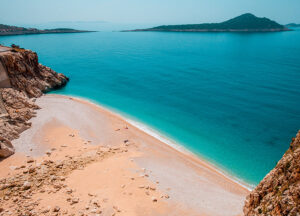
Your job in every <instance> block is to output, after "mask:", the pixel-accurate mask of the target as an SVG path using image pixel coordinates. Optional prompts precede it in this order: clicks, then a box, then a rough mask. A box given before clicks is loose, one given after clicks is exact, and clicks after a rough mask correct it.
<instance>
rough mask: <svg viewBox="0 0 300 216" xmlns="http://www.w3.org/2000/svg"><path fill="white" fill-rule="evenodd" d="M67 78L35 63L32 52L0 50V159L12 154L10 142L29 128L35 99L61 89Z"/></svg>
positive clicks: (35, 57) (35, 56) (2, 48)
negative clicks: (45, 93)
mask: <svg viewBox="0 0 300 216" xmlns="http://www.w3.org/2000/svg"><path fill="white" fill-rule="evenodd" d="M67 82H68V78H67V77H66V76H64V75H63V74H58V73H56V72H55V71H53V70H51V69H50V68H48V67H46V66H43V65H41V64H39V63H38V56H37V54H36V53H35V52H32V51H30V50H24V49H18V48H15V49H10V48H7V47H1V46H0V158H1V157H7V156H9V155H11V154H13V153H14V150H13V146H12V145H11V142H10V141H11V140H13V139H16V138H18V137H19V134H20V133H21V132H23V131H24V130H26V129H28V128H29V127H30V125H31V124H30V123H29V122H28V120H29V119H31V118H32V117H34V116H35V110H36V109H39V107H38V106H37V105H35V104H34V101H35V99H34V98H36V97H40V96H42V94H43V93H44V92H47V91H49V90H51V89H53V88H59V87H62V86H64V85H65V84H66V83H67Z"/></svg>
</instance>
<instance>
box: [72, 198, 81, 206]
mask: <svg viewBox="0 0 300 216" xmlns="http://www.w3.org/2000/svg"><path fill="white" fill-rule="evenodd" d="M77 203H79V198H73V199H72V200H71V205H73V204H77Z"/></svg>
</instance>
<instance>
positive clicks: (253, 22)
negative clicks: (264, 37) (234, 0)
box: [132, 13, 289, 32]
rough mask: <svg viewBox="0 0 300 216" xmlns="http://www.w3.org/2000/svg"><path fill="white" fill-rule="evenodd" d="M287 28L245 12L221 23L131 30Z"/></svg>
mask: <svg viewBox="0 0 300 216" xmlns="http://www.w3.org/2000/svg"><path fill="white" fill-rule="evenodd" d="M288 30H289V29H288V28H286V27H285V26H283V25H280V24H278V23H277V22H275V21H272V20H270V19H268V18H259V17H256V16H254V15H253V14H250V13H247V14H243V15H241V16H238V17H235V18H233V19H230V20H227V21H225V22H221V23H204V24H188V25H163V26H157V27H154V28H149V29H136V30H132V31H174V32H275V31H288Z"/></svg>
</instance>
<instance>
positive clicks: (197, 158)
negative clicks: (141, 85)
mask: <svg viewBox="0 0 300 216" xmlns="http://www.w3.org/2000/svg"><path fill="white" fill-rule="evenodd" d="M47 95H55V96H61V97H68V98H70V97H71V98H73V99H74V100H78V101H80V102H83V103H89V104H90V105H92V106H96V107H98V108H100V109H103V110H105V111H106V112H108V113H110V114H112V115H114V116H117V117H118V118H120V119H122V120H123V121H125V122H126V123H128V124H129V125H131V126H133V127H135V128H137V129H139V130H140V131H142V132H144V133H146V134H147V135H149V136H151V137H153V138H155V139H157V140H159V141H160V142H162V143H164V144H165V145H167V146H169V147H170V148H172V149H174V150H175V151H178V152H179V153H181V154H184V155H186V156H187V157H191V158H192V159H193V160H195V161H196V162H199V161H200V162H201V163H203V164H204V165H205V166H207V167H209V168H210V169H212V170H214V171H215V172H217V173H219V174H220V175H222V176H223V177H225V178H227V179H229V180H230V181H232V182H234V183H236V184H238V185H240V186H241V187H243V188H245V189H246V190H248V191H252V190H253V189H254V188H255V185H250V184H248V183H247V182H245V181H243V180H242V179H239V178H237V177H235V176H234V175H233V174H230V172H229V171H227V170H224V169H222V168H220V167H218V166H217V165H216V164H214V163H212V162H210V161H208V160H206V159H205V158H203V156H201V155H200V154H197V153H194V152H193V151H191V150H189V149H187V148H186V147H185V146H184V145H183V144H180V143H178V142H176V141H174V140H172V139H171V138H169V137H167V136H166V135H164V134H162V133H161V132H159V131H157V130H155V129H153V128H151V126H148V125H147V124H146V123H144V122H141V121H138V120H137V119H135V120H134V119H131V118H130V116H129V115H126V114H125V113H122V112H120V111H118V110H116V109H114V108H112V107H109V106H107V105H104V104H101V103H99V102H98V101H95V100H92V99H89V98H84V97H80V96H77V95H64V94H53V93H49V94H47Z"/></svg>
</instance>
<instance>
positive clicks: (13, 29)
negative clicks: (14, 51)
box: [0, 24, 90, 36]
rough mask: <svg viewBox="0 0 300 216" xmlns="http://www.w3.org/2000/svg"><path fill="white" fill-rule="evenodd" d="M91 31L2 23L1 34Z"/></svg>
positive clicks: (0, 25) (0, 26)
mask: <svg viewBox="0 0 300 216" xmlns="http://www.w3.org/2000/svg"><path fill="white" fill-rule="evenodd" d="M81 32H90V31H83V30H76V29H70V28H56V29H44V30H40V29H36V28H24V27H17V26H10V25H3V24H0V36H4V35H24V34H51V33H81Z"/></svg>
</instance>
